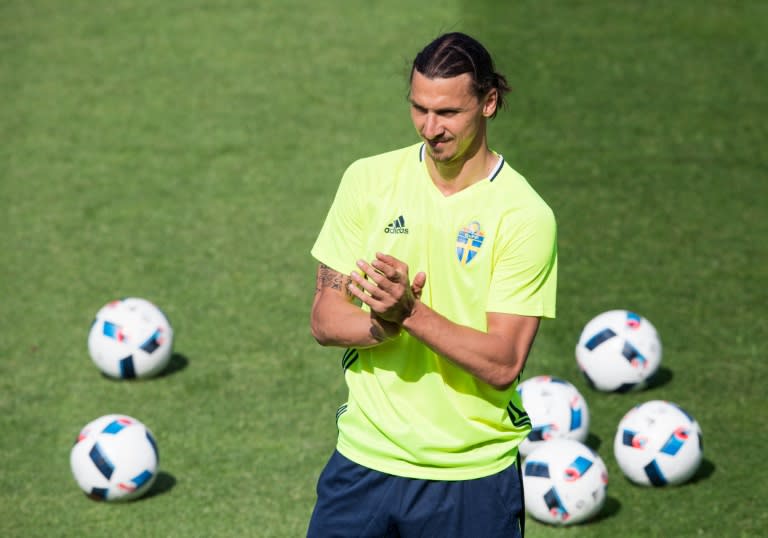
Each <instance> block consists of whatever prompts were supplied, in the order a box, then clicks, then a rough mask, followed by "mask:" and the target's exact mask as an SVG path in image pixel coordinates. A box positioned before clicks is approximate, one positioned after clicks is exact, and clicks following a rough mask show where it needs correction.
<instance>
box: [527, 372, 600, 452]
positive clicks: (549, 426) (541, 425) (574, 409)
mask: <svg viewBox="0 0 768 538" xmlns="http://www.w3.org/2000/svg"><path fill="white" fill-rule="evenodd" d="M517 391H518V392H519V393H520V398H521V400H522V402H523V407H524V408H525V411H526V413H528V417H529V418H530V419H531V423H532V427H533V430H531V433H530V434H528V437H527V438H526V439H525V440H524V441H523V443H522V444H521V445H520V453H521V454H522V455H523V456H527V455H528V454H530V453H531V452H532V451H533V450H535V449H536V448H537V447H538V446H540V445H541V444H542V443H545V442H547V441H551V440H553V439H573V440H575V441H581V442H584V441H586V440H587V435H588V434H589V408H588V406H587V402H586V400H585V399H584V397H583V396H582V395H581V393H580V392H579V390H578V389H577V388H576V387H575V386H574V385H572V384H571V383H569V382H568V381H566V380H564V379H560V378H557V377H552V376H544V375H541V376H536V377H532V378H530V379H526V380H525V381H523V382H522V383H520V384H519V385H518V386H517Z"/></svg>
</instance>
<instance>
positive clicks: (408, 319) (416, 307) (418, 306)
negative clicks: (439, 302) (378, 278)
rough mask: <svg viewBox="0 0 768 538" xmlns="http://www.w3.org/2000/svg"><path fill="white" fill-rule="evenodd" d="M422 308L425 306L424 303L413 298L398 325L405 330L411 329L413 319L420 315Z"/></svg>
mask: <svg viewBox="0 0 768 538" xmlns="http://www.w3.org/2000/svg"><path fill="white" fill-rule="evenodd" d="M424 308H425V306H424V303H422V302H421V301H420V300H418V299H414V300H413V304H412V305H411V308H410V309H409V311H408V313H407V314H406V316H405V317H404V318H403V320H402V321H401V322H400V325H401V326H402V328H403V329H405V330H406V331H407V330H409V329H411V328H412V327H413V324H414V323H415V320H416V319H418V318H419V317H420V315H421V312H422V310H423V309H424Z"/></svg>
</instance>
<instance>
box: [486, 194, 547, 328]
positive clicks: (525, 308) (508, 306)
mask: <svg viewBox="0 0 768 538" xmlns="http://www.w3.org/2000/svg"><path fill="white" fill-rule="evenodd" d="M500 233H501V241H499V244H498V246H497V252H496V253H495V255H494V267H493V275H492V277H491V285H490V290H489V294H488V305H487V311H488V312H500V313H505V314H519V315H524V316H539V317H547V318H554V317H555V306H556V305H555V299H556V288H557V225H556V222H555V217H554V214H553V213H552V210H551V209H550V208H549V207H548V206H547V205H545V204H542V205H541V206H537V207H536V208H533V209H529V210H526V211H525V212H524V214H522V215H520V214H518V215H514V217H512V216H510V217H509V219H508V221H507V222H506V223H505V226H504V228H503V229H502V230H501V231H500Z"/></svg>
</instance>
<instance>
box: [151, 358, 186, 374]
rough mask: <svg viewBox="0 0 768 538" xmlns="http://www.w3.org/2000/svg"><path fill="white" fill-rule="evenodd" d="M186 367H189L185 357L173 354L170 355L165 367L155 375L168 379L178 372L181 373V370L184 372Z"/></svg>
mask: <svg viewBox="0 0 768 538" xmlns="http://www.w3.org/2000/svg"><path fill="white" fill-rule="evenodd" d="M187 366H189V359H188V358H187V357H186V355H182V354H181V353H175V352H174V353H173V354H172V355H171V358H170V360H169V361H168V364H167V365H166V367H165V368H164V369H163V371H162V372H160V373H159V374H158V375H157V377H168V376H170V375H174V374H176V373H178V372H181V371H182V370H185V369H186V368H187Z"/></svg>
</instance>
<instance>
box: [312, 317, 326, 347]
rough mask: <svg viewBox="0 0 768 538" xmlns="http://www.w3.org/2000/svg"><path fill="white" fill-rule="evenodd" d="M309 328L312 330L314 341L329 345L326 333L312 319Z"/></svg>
mask: <svg viewBox="0 0 768 538" xmlns="http://www.w3.org/2000/svg"><path fill="white" fill-rule="evenodd" d="M310 330H311V332H312V338H314V339H315V342H317V343H318V344H320V345H321V346H324V347H325V346H329V345H331V339H330V338H329V337H328V334H327V333H326V332H325V331H324V330H323V329H322V327H320V325H319V324H318V323H316V322H315V321H314V320H312V324H311V325H310Z"/></svg>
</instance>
